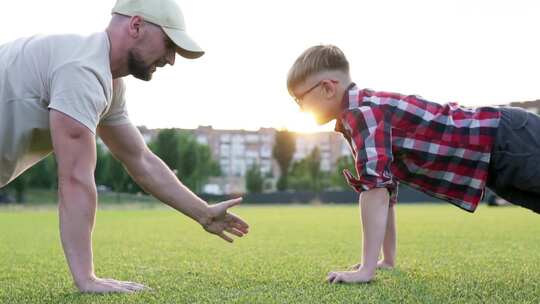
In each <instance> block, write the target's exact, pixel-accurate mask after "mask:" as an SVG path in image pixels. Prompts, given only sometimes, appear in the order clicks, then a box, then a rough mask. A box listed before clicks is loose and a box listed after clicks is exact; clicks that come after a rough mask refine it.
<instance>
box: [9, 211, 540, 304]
mask: <svg viewBox="0 0 540 304" xmlns="http://www.w3.org/2000/svg"><path fill="white" fill-rule="evenodd" d="M119 208H121V209H115V208H111V207H108V208H106V209H103V210H100V211H99V212H98V216H97V223H96V229H95V233H94V255H95V265H96V271H97V274H98V276H101V277H114V278H116V279H122V280H133V281H138V282H141V283H145V284H147V285H149V286H150V287H152V288H153V291H150V292H143V293H139V294H133V295H118V294H109V295H83V294H79V293H77V292H76V289H75V287H74V286H73V284H72V281H71V277H70V275H69V273H68V269H67V266H66V263H65V260H64V256H63V253H62V249H61V246H60V240H59V233H58V219H57V215H56V210H55V209H53V208H52V207H45V208H42V209H36V208H32V209H20V208H5V207H4V208H0V303H227V302H231V303H438V304H439V303H538V301H539V295H540V283H539V282H540V263H539V262H540V225H539V223H540V217H539V216H536V215H534V214H533V213H531V212H529V211H527V210H524V209H520V208H516V207H498V208H489V207H486V206H481V207H480V208H479V210H478V211H477V212H476V213H475V214H469V213H466V212H464V211H461V210H459V209H458V208H456V207H453V206H450V205H428V204H418V205H399V206H398V207H397V215H398V266H397V268H396V269H394V270H386V271H379V272H378V275H377V279H376V281H375V282H373V283H371V284H367V285H328V284H326V283H325V282H324V278H325V276H326V274H327V272H328V271H329V270H335V269H343V268H345V267H346V266H348V265H350V264H353V263H356V262H357V261H358V260H359V256H360V249H361V241H360V223H359V219H358V208H357V207H356V206H353V205H350V206H278V207H264V206H261V207H250V206H248V207H241V208H237V210H236V212H237V213H238V214H240V215H241V216H242V217H244V218H245V219H246V220H248V221H249V223H250V224H251V227H252V229H251V232H250V234H249V235H248V236H247V237H246V238H244V239H240V240H238V241H237V242H235V244H234V245H230V244H228V243H225V242H223V241H222V240H220V239H218V238H217V237H213V236H211V235H208V234H206V232H204V231H203V230H202V229H200V228H199V226H198V225H196V224H195V223H193V222H191V221H189V220H188V219H187V218H185V217H183V216H181V215H180V214H178V213H176V212H174V211H172V209H168V208H127V207H125V206H124V207H119Z"/></svg>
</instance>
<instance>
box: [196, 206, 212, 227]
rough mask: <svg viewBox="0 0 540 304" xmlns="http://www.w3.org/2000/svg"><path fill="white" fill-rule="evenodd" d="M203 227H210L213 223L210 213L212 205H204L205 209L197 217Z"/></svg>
mask: <svg viewBox="0 0 540 304" xmlns="http://www.w3.org/2000/svg"><path fill="white" fill-rule="evenodd" d="M195 220H196V221H197V222H198V223H199V224H200V225H201V226H203V228H206V227H208V226H209V225H210V224H211V223H212V216H211V215H210V206H209V205H206V206H204V208H203V210H201V212H200V213H199V215H198V216H197V218H196V219H195Z"/></svg>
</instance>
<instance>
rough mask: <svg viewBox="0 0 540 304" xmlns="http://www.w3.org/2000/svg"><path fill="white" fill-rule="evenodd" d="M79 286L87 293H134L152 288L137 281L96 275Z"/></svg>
mask: <svg viewBox="0 0 540 304" xmlns="http://www.w3.org/2000/svg"><path fill="white" fill-rule="evenodd" d="M78 287H79V290H80V291H81V292H85V293H111V292H118V293H133V292H137V291H143V290H151V288H149V287H147V286H144V285H143V284H139V283H135V282H127V281H118V280H113V279H100V278H95V277H94V278H92V279H90V280H88V281H86V282H84V283H81V284H79V286H78Z"/></svg>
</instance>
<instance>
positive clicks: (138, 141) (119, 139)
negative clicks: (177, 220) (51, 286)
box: [0, 0, 248, 293]
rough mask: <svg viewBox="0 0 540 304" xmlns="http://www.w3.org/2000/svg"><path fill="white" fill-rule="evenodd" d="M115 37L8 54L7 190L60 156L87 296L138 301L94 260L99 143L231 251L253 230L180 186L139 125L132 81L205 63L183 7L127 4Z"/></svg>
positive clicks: (140, 1) (65, 38) (43, 41)
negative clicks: (130, 106) (132, 112)
mask: <svg viewBox="0 0 540 304" xmlns="http://www.w3.org/2000/svg"><path fill="white" fill-rule="evenodd" d="M112 12H113V16H112V19H111V22H110V24H109V26H108V27H107V29H106V31H105V32H101V33H96V34H93V35H90V36H86V37H82V36H77V35H57V36H34V37H31V38H23V39H19V40H16V41H14V42H11V43H8V44H5V45H2V46H0V188H1V187H3V186H5V185H6V184H7V183H9V182H10V181H12V180H13V179H15V178H16V177H17V176H18V175H20V174H21V173H22V172H24V171H25V170H26V169H28V168H29V167H31V166H32V165H34V164H35V163H37V162H38V161H39V160H41V159H43V158H44V157H45V156H47V155H48V154H49V153H50V152H52V151H54V153H55V155H56V160H57V163H58V187H59V189H58V191H59V216H60V234H61V239H62V245H63V248H64V252H65V255H66V258H67V262H68V264H69V267H70V270H71V273H72V275H73V279H74V282H75V284H76V286H77V287H78V288H79V290H80V291H82V292H97V293H103V292H133V291H139V290H143V289H144V288H145V286H143V285H141V284H138V283H133V282H123V281H117V280H112V279H101V278H98V277H97V276H96V275H95V273H94V267H93V259H92V230H93V225H94V218H95V212H96V205H97V192H96V185H95V181H94V175H93V172H94V169H95V165H96V150H95V147H96V142H95V135H96V134H97V135H99V136H100V137H101V139H102V140H103V141H104V143H105V144H106V145H107V147H108V148H109V149H110V151H111V152H112V153H113V155H114V156H115V157H116V158H117V159H118V160H120V161H121V162H122V163H123V165H124V167H125V168H126V169H127V171H128V172H129V174H130V175H131V176H132V177H133V179H134V180H135V181H136V182H137V183H138V184H139V185H140V186H141V187H142V188H144V189H145V190H146V191H147V192H148V193H150V194H152V195H153V196H155V197H156V198H158V199H159V200H161V201H162V202H164V203H166V204H168V205H169V206H171V207H173V208H174V209H176V210H178V211H180V212H182V213H184V214H185V215H187V216H189V217H190V218H192V219H193V220H195V221H197V222H198V223H200V224H201V225H202V226H203V227H204V229H205V230H206V231H208V232H210V233H213V234H216V235H218V236H220V237H221V238H223V239H224V240H226V241H229V242H232V241H233V240H232V238H231V237H230V236H229V235H227V234H225V232H227V233H230V234H233V235H236V236H238V237H241V236H243V235H244V234H246V233H247V232H248V225H247V224H246V223H245V222H244V221H243V220H242V219H240V218H238V217H236V216H235V215H234V214H231V213H228V212H227V210H228V208H230V207H232V206H235V205H237V204H239V203H240V199H235V200H230V201H226V202H222V203H219V204H216V205H212V206H209V205H208V204H207V203H206V202H204V201H203V200H201V199H200V198H198V197H197V196H196V195H194V194H193V193H192V192H191V191H190V190H189V189H187V188H186V187H185V186H184V185H182V184H181V182H180V181H179V180H178V179H177V178H176V177H175V175H174V174H173V173H172V172H171V170H170V169H169V168H168V167H167V166H166V165H165V164H164V163H163V161H161V160H160V159H159V158H158V157H157V156H156V155H154V154H153V153H152V152H151V151H150V150H149V149H148V148H147V147H146V145H145V143H144V141H143V139H142V136H141V135H140V133H139V131H138V130H137V129H136V128H135V127H134V126H133V125H132V124H131V123H130V121H129V119H128V116H127V111H126V105H125V99H124V91H125V88H124V84H123V81H122V77H124V76H127V75H133V76H134V77H136V78H139V79H142V80H146V81H148V80H150V79H151V78H152V74H153V73H154V72H155V71H156V69H157V68H158V67H163V66H165V65H166V64H170V65H173V64H174V61H175V54H176V53H178V54H179V55H181V56H183V57H185V58H192V59H193V58H198V57H200V56H202V55H203V54H204V52H203V51H202V50H201V48H200V47H199V46H198V45H197V44H196V43H195V42H194V41H193V40H192V39H191V38H190V37H189V36H188V35H187V33H186V31H185V26H184V20H183V16H182V12H181V11H180V8H179V7H178V5H177V4H176V3H175V2H174V0H153V1H145V0H118V1H117V3H116V5H115V7H114V8H113V11H112Z"/></svg>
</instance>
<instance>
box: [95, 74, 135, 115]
mask: <svg viewBox="0 0 540 304" xmlns="http://www.w3.org/2000/svg"><path fill="white" fill-rule="evenodd" d="M125 93H126V86H125V84H124V80H123V79H122V78H118V79H115V80H114V82H113V98H112V102H111V107H110V108H109V111H107V113H106V114H105V115H104V116H103V117H102V118H101V121H100V123H99V124H100V125H106V126H117V125H124V124H129V123H130V120H129V116H128V111H127V107H126V97H125Z"/></svg>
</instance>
